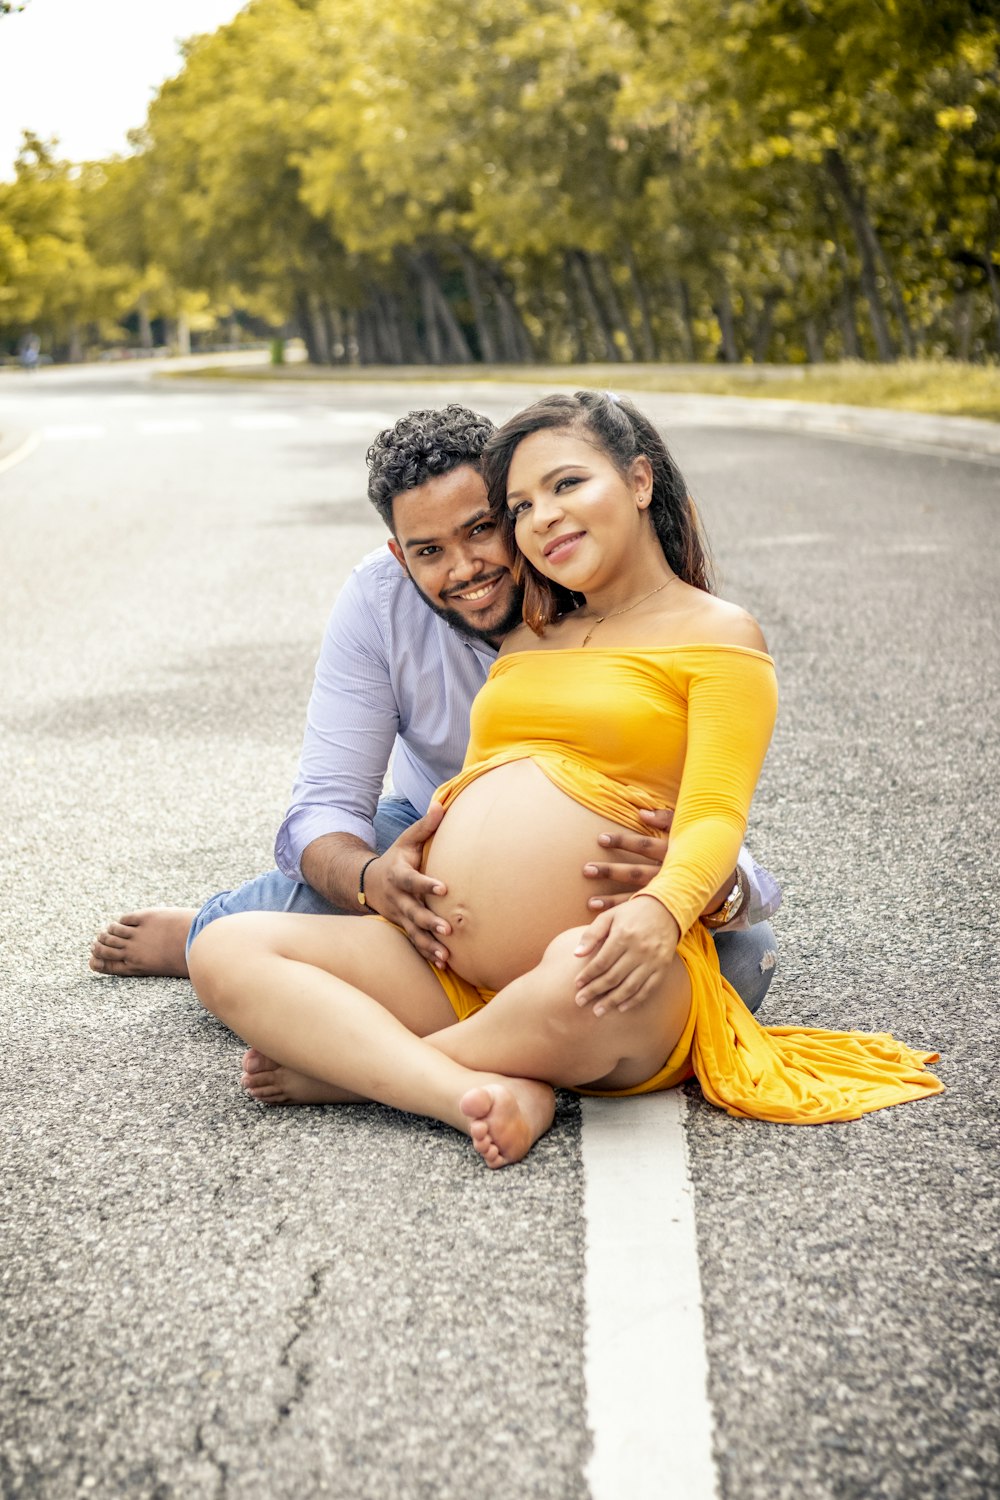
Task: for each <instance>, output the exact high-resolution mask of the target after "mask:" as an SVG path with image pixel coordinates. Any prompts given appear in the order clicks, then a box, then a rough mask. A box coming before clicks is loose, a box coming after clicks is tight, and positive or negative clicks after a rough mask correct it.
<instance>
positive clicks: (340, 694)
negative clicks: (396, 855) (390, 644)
mask: <svg viewBox="0 0 1000 1500" xmlns="http://www.w3.org/2000/svg"><path fill="white" fill-rule="evenodd" d="M374 588H377V581H373V580H368V581H367V583H366V584H364V585H363V584H362V581H361V577H360V576H359V574H357V573H354V574H352V576H351V578H350V579H349V580H348V582H347V583H346V584H345V586H344V588H343V589H342V590H341V593H340V596H339V598H338V599H337V602H336V604H335V605H334V608H333V613H332V614H331V616H330V620H329V623H328V624H327V627H326V631H325V633H324V636H323V644H322V646H321V648H320V654H319V660H318V661H317V663H316V676H315V680H314V682H313V690H312V694H311V696H310V699H309V707H308V710H307V713H306V729H305V735H304V737H303V741H302V752H301V754H300V756H299V768H298V773H297V775H296V778H295V784H294V786H293V788H292V797H291V803H290V805H289V808H288V812H287V813H286V814H285V820H284V822H283V823H282V825H281V827H280V828H279V829H278V835H277V838H276V840H275V846H274V855H275V860H276V862H277V865H278V868H279V869H280V870H281V871H282V873H283V874H285V875H287V876H288V877H289V878H290V879H292V880H301V879H302V854H303V851H304V850H305V849H306V847H307V846H308V845H309V844H311V843H312V842H313V840H314V839H317V838H320V837H322V835H323V834H327V833H352V834H354V835H355V836H356V837H357V838H359V839H361V840H363V841H364V842H365V843H366V844H369V845H370V846H372V847H374V842H375V831H374V827H373V823H372V820H373V818H374V816H375V810H376V807H377V806H378V799H379V796H380V794H381V791H382V784H383V782H384V780H385V773H386V770H387V769H388V765H389V758H390V756H391V754H392V748H393V745H394V744H395V741H396V734H397V731H398V729H399V709H398V706H397V701H396V694H395V690H394V688H393V685H392V681H391V677H390V672H389V661H388V653H387V650H386V641H385V632H384V630H383V629H382V628H381V625H380V620H379V614H378V610H377V600H373V599H372V598H370V597H369V595H368V593H366V589H369V590H370V589H374Z"/></svg>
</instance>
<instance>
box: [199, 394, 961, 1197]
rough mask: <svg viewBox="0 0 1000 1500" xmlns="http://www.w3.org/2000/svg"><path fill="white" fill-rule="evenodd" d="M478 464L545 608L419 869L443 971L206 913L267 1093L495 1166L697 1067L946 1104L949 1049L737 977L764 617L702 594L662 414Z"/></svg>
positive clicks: (824, 1089)
mask: <svg viewBox="0 0 1000 1500" xmlns="http://www.w3.org/2000/svg"><path fill="white" fill-rule="evenodd" d="M484 477H485V479H486V482H487V484H488V487H489V491H490V500H491V504H492V506H493V509H494V513H495V515H496V516H497V517H498V518H499V521H500V524H501V525H502V526H504V527H505V528H506V529H507V532H508V534H509V535H510V536H511V537H512V538H513V541H514V543H515V544H516V548H517V550H518V558H517V564H516V567H517V570H518V571H519V572H520V574H521V581H522V582H523V584H524V589H525V606H524V616H525V621H526V623H525V625H524V626H522V627H521V628H520V629H519V630H518V631H516V632H514V633H513V634H512V635H511V636H509V637H508V639H507V641H506V643H505V645H504V648H503V650H502V651H501V653H500V656H499V658H498V660H497V663H496V665H495V666H494V668H493V670H492V672H491V674H490V678H489V680H488V682H487V684H486V686H485V687H484V689H483V690H482V692H481V693H480V695H479V697H478V698H477V699H476V702H475V705H474V708H473V715H472V724H471V737H470V742H469V750H468V754H467V757H466V763H465V766H464V768H463V770H462V772H461V773H460V775H459V776H458V777H456V778H455V779H454V780H453V781H451V782H449V783H447V784H446V785H445V786H444V787H442V788H441V789H440V790H439V792H438V798H439V800H440V801H441V802H442V803H443V805H444V808H445V815H444V817H443V819H442V821H441V824H440V826H439V828H438V831H437V833H436V834H435V836H434V839H433V842H432V843H431V845H430V847H429V850H428V853H427V858H426V864H425V870H426V873H427V874H428V875H429V876H431V877H432V878H433V879H435V880H437V881H439V882H441V889H442V894H441V895H440V897H439V898H438V900H439V910H440V914H441V916H442V917H443V918H445V919H446V920H447V921H448V922H449V923H450V925H451V929H452V932H451V936H450V938H449V949H450V967H449V968H448V969H447V970H445V971H439V970H437V969H435V968H433V967H431V966H430V965H428V964H427V963H426V962H425V960H424V959H422V958H421V957H420V955H419V954H417V952H416V951H415V950H414V949H413V948H412V947H411V946H410V944H409V942H408V940H407V939H406V937H405V936H404V934H403V933H402V932H401V931H399V930H398V929H396V928H394V927H392V926H391V925H390V924H389V923H387V922H384V921H382V920H381V919H369V920H366V921H356V920H352V919H350V918H345V917H330V918H317V917H295V916H289V915H270V914H259V913H253V914H245V915H240V916H235V917H227V918H225V919H222V920H220V921H218V922H215V923H213V924H212V925H211V926H209V927H208V928H206V929H205V930H204V931H203V932H202V934H201V935H200V936H199V937H198V938H197V939H196V941H195V943H194V945H193V946H192V949H191V955H190V967H191V976H192V979H193V981H194V983H195V987H196V989H197V991H198V994H199V995H200V997H201V998H202V1000H203V1002H204V1003H205V1004H206V1005H207V1006H208V1007H209V1009H211V1010H212V1011H214V1012H215V1014H217V1015H218V1016H220V1017H221V1018H222V1019H223V1020H224V1021H226V1023H227V1024H228V1025H230V1026H231V1027H232V1028H233V1030H234V1031H236V1032H237V1033H238V1034H239V1035H240V1036H242V1037H244V1038H245V1039H246V1040H247V1041H248V1042H249V1043H250V1044H251V1048H252V1050H251V1052H250V1053H249V1054H248V1056H247V1061H246V1068H247V1075H246V1077H245V1082H246V1083H247V1085H248V1087H249V1088H250V1090H251V1092H253V1093H254V1094H255V1096H256V1097H258V1098H261V1099H264V1100H267V1101H269V1102H274V1103H277V1102H282V1101H295V1100H298V1101H302V1102H313V1103H354V1102H360V1101H363V1100H372V1099H374V1100H378V1101H379V1102H381V1103H383V1104H389V1105H393V1106H395V1107H397V1108H399V1109H404V1110H408V1111H410V1112H413V1113H416V1114H424V1115H429V1116H432V1117H434V1118H436V1119H439V1120H442V1121H445V1122H446V1123H448V1124H451V1125H453V1126H455V1127H456V1128H457V1129H460V1130H463V1131H465V1132H466V1134H468V1135H469V1136H470V1137H471V1139H472V1142H473V1144H474V1145H475V1147H476V1149H477V1150H478V1151H479V1153H480V1155H481V1156H482V1157H483V1158H484V1160H485V1161H486V1163H487V1164H488V1165H489V1166H491V1167H500V1166H504V1165H507V1164H508V1163H510V1162H513V1161H517V1160H519V1159H520V1158H521V1157H523V1156H524V1155H525V1154H526V1153H527V1151H528V1150H530V1148H531V1146H532V1145H533V1144H534V1142H535V1141H536V1140H537V1139H538V1137H539V1136H540V1135H541V1134H542V1133H543V1132H544V1131H545V1130H546V1129H548V1126H549V1125H550V1123H551V1120H552V1114H553V1107H554V1098H553V1092H552V1086H553V1085H555V1086H563V1087H569V1088H576V1089H580V1090H586V1091H588V1092H597V1093H602V1094H616V1095H617V1094H635V1093H643V1092H649V1091H651V1090H656V1089H665V1088H670V1087H672V1086H673V1085H674V1084H676V1083H679V1082H681V1081H683V1080H684V1079H685V1078H688V1077H690V1076H692V1074H696V1075H697V1077H698V1079H699V1082H700V1083H701V1086H702V1088H703V1090H704V1092H705V1093H706V1095H707V1097H709V1098H710V1099H712V1100H713V1102H715V1103H717V1104H719V1105H721V1106H723V1107H724V1108H726V1109H728V1110H729V1111H730V1112H731V1113H733V1114H737V1115H745V1116H751V1117H755V1118H760V1119H767V1120H773V1121H782V1122H788V1123H803V1124H809V1123H819V1122H821V1121H826V1120H846V1119H854V1118H857V1117H858V1116H859V1115H861V1114H863V1113H865V1112H867V1111H869V1110H872V1109H879V1108H882V1107H883V1106H885V1105H888V1104H893V1103H897V1102H902V1101H903V1100H907V1099H915V1098H919V1097H923V1096H924V1095H926V1094H930V1093H933V1092H936V1091H938V1090H939V1089H940V1088H941V1084H940V1083H939V1082H938V1080H937V1079H936V1078H934V1076H933V1075H932V1074H930V1073H928V1072H926V1070H925V1067H924V1064H925V1063H926V1062H928V1061H932V1060H933V1055H932V1054H925V1053H918V1052H913V1051H911V1050H910V1049H909V1048H907V1047H905V1046H903V1045H902V1044H900V1043H899V1042H896V1041H895V1040H894V1039H893V1038H891V1037H888V1036H884V1035H882V1036H866V1035H851V1034H845V1033H835V1032H820V1031H804V1030H791V1029H784V1028H776V1029H774V1030H770V1031H768V1030H765V1029H763V1028H761V1027H760V1026H758V1025H757V1023H756V1022H755V1021H754V1019H753V1017H752V1016H751V1015H750V1014H749V1012H748V1011H747V1010H746V1009H745V1007H744V1006H743V1005H742V1003H741V1002H740V1000H739V998H738V997H737V996H736V994H735V992H734V991H733V990H731V989H730V988H729V986H728V985H727V984H726V983H725V981H724V980H723V979H722V978H721V976H720V974H719V968H718V961H717V958H716V955H715V950H714V946H713V944H712V942H711V939H710V938H709V936H708V934H707V932H706V931H705V929H704V927H703V926H702V925H701V923H700V922H699V920H698V915H699V913H700V912H701V911H702V910H703V909H704V908H705V905H706V903H707V902H708V900H709V898H710V896H711V895H712V894H713V893H714V892H715V891H716V890H717V889H718V888H719V886H720V884H721V883H722V882H723V880H724V879H725V877H726V875H727V874H728V873H729V872H730V871H731V870H732V869H733V867H734V864H735V862H736V854H737V851H738V849H739V846H740V843H741V840H742V838H743V833H744V830H745V827H746V818H747V812H748V809H749V805H750V799H751V796H752V794H753V789H754V786H755V784H756V780H757V777H758V775H759V772H760V768H761V765H762V763H763V760H764V756H765V753H766V751H767V746H768V741H769V739H770V734H771V727H772V723H773V717H774V709H775V702H776V689H775V681H774V669H773V664H772V662H771V659H770V657H769V656H768V655H767V650H766V645H765V642H764V640H763V637H762V635H761V632H760V629H759V627H758V625H757V624H756V622H755V621H754V620H753V619H751V617H750V616H749V615H747V614H746V613H745V612H744V611H743V610H741V609H739V608H737V607H735V606H734V605H732V604H728V603H725V602H724V601H722V600H719V599H717V598H715V597H714V596H713V595H712V594H711V593H710V592H709V591H708V585H707V569H706V563H705V557H704V551H703V548H702V544H701V540H700V537H699V534H698V527H697V522H696V519H695V515H694V510H693V507H692V504H691V502H690V499H689V497H688V494H687V490H686V487H685V485H684V482H683V479H682V478H681V476H680V474H679V472H678V471H677V468H676V466H675V465H674V463H673V461H672V459H671V458H670V455H669V454H668V452H667V450H666V448H665V446H664V444H663V441H662V439H661V438H660V437H659V434H658V433H657V432H656V430H655V428H653V426H652V425H651V424H650V423H649V422H648V421H647V420H646V419H645V418H644V417H642V415H641V414H640V413H639V412H637V411H636V410H635V409H634V408H633V407H632V406H631V405H630V404H629V403H628V402H625V401H622V400H619V399H618V398H616V397H611V396H608V395H604V394H600V393H596V392H580V393H578V394H577V395H576V396H572V397H569V396H551V397H547V398H546V399H545V400H543V401H541V402H538V403H536V404H535V405H534V406H533V407H530V408H529V409H528V410H527V411H526V412H523V413H521V414H520V415H519V416H518V417H514V418H512V420H511V421H510V422H508V423H507V424H506V426H505V427H503V428H502V429H501V430H500V431H499V432H498V433H497V434H496V436H495V437H494V438H493V440H492V441H491V443H490V445H489V447H488V449H487V451H486V454H485V456H484ZM658 806H669V807H673V808H674V809H675V812H674V821H673V825H672V829H671V834H670V842H669V846H668V847H667V849H666V852H665V858H664V862H663V868H662V870H661V872H660V873H659V874H658V875H657V876H656V877H655V878H654V880H652V881H651V882H650V884H649V885H647V886H646V887H645V889H644V890H643V891H641V892H639V893H638V894H637V895H636V896H634V897H633V898H632V899H631V900H630V901H628V902H627V903H625V904H624V905H622V906H618V907H615V908H613V909H612V910H609V911H606V912H603V913H602V914H601V915H600V916H599V917H598V918H597V919H596V920H595V921H594V922H592V923H591V924H590V925H589V926H588V927H586V928H581V927H579V926H576V925H574V923H575V921H576V916H577V913H578V912H579V910H580V903H581V900H584V899H585V893H584V892H583V890H582V887H583V886H584V884H585V882H584V878H583V876H582V874H581V873H579V872H580V870H581V867H582V865H583V864H584V863H585V862H586V861H587V859H588V858H589V857H590V850H591V849H592V847H593V844H594V840H595V838H596V837H597V834H598V833H599V832H600V831H601V830H602V829H604V828H606V827H607V824H608V821H609V819H610V820H611V821H612V822H615V823H617V824H619V825H620V826H622V827H626V828H631V829H641V828H643V827H644V825H643V824H642V823H641V821H640V819H639V810H640V809H642V808H655V807H658ZM526 851H527V853H528V859H527V860H526V859H525V852H526ZM526 868H527V869H528V870H529V872H530V873H529V875H528V876H527V877H526V876H525V869H526ZM526 885H527V889H526ZM456 1023H461V1024H456Z"/></svg>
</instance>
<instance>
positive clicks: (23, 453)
mask: <svg viewBox="0 0 1000 1500" xmlns="http://www.w3.org/2000/svg"><path fill="white" fill-rule="evenodd" d="M41 441H42V440H41V437H40V436H39V435H38V433H37V432H33V433H31V435H30V436H29V437H26V438H25V440H24V442H23V443H22V444H21V446H20V447H19V448H15V449H14V451H13V453H8V454H7V457H6V458H0V474H2V473H3V472H4V470H5V469H12V468H13V467H14V465H15V464H19V463H20V462H21V460H22V458H27V457H28V454H29V453H34V451H35V449H36V448H37V447H38V445H39V443H40V442H41Z"/></svg>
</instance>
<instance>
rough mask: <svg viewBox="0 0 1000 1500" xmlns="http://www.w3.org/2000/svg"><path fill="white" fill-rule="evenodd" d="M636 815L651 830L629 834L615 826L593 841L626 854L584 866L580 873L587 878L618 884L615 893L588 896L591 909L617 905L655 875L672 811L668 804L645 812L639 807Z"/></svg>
mask: <svg viewBox="0 0 1000 1500" xmlns="http://www.w3.org/2000/svg"><path fill="white" fill-rule="evenodd" d="M639 816H640V818H641V819H642V821H643V822H644V823H645V824H646V825H647V827H649V828H651V829H654V830H655V832H653V833H651V834H645V833H630V832H629V831H628V829H625V828H616V829H614V830H613V831H611V832H608V833H602V834H601V835H600V836H599V838H598V840H597V842H598V843H599V844H600V845H601V847H602V848H603V849H607V850H609V851H610V850H617V851H619V852H620V853H621V854H623V855H626V856H627V858H626V859H624V860H620V861H617V862H615V863H609V862H607V861H602V862H597V861H591V862H590V863H588V864H585V865H584V867H583V873H584V876H585V877H586V879H587V880H613V881H615V883H616V884H617V885H620V886H621V891H620V892H619V893H618V894H617V895H604V896H591V898H590V900H589V901H588V902H587V905H588V907H589V908H590V910H591V911H606V910H608V909H609V908H610V907H612V906H620V905H621V903H622V902H623V901H627V900H628V899H629V897H630V896H634V895H635V893H636V891H641V890H642V888H643V886H645V885H648V884H649V882H650V881H651V880H652V878H653V876H654V875H658V874H659V872H660V867H661V865H662V864H663V858H664V855H665V854H666V852H667V834H668V833H669V832H670V825H671V823H672V822H673V820H674V815H673V812H672V811H671V809H670V808H669V807H664V808H660V809H658V810H657V811H656V812H648V811H647V810H646V809H645V808H643V809H642V810H641V811H640V813H639Z"/></svg>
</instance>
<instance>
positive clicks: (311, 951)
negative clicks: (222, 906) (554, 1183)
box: [190, 912, 554, 1166]
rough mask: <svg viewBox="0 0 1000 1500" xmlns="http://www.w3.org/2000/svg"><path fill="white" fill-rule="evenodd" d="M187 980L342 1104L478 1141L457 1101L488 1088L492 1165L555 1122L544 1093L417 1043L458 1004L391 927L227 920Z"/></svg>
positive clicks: (214, 930) (209, 930)
mask: <svg viewBox="0 0 1000 1500" xmlns="http://www.w3.org/2000/svg"><path fill="white" fill-rule="evenodd" d="M190 970H191V978H192V982H193V983H194V986H195V989H196V990H197V992H198V995H199V997H200V999H201V1000H202V1002H203V1003H204V1004H205V1005H206V1006H207V1007H208V1009H209V1010H211V1011H212V1012H213V1013H214V1014H215V1015H217V1016H219V1017H220V1019H221V1020H223V1021H225V1022H226V1024H227V1025H228V1026H230V1027H231V1028H232V1029H233V1030H234V1031H235V1032H236V1033H237V1034H238V1035H239V1036H242V1037H243V1038H244V1039H245V1040H246V1041H248V1042H250V1043H251V1045H252V1047H253V1048H255V1049H257V1050H258V1051H259V1052H260V1053H262V1054H263V1055H264V1056H265V1057H266V1058H277V1059H279V1060H280V1062H281V1063H283V1064H284V1065H285V1066H286V1067H288V1068H289V1069H292V1070H295V1072H296V1073H298V1074H300V1075H304V1076H305V1077H307V1078H317V1079H319V1080H321V1081H322V1082H323V1083H325V1084H328V1085H331V1086H332V1087H333V1088H334V1089H335V1090H336V1091H337V1092H338V1095H339V1096H340V1097H341V1098H343V1100H344V1102H348V1101H349V1100H357V1099H366V1100H367V1099H373V1100H377V1101H378V1102H379V1103H382V1104H388V1105H392V1106H393V1107H395V1108H397V1109H402V1110H407V1111H409V1112H410V1113H412V1114H421V1115H429V1116H431V1117H432V1118H434V1119H438V1120H441V1121H443V1122H444V1123H445V1124H448V1125H452V1126H454V1128H455V1129H457V1130H461V1131H463V1132H464V1133H465V1134H467V1135H471V1134H472V1117H471V1116H470V1114H469V1112H468V1111H467V1110H464V1109H463V1102H462V1101H463V1100H464V1099H465V1097H466V1096H467V1095H468V1094H470V1092H476V1091H478V1090H481V1089H484V1088H485V1089H488V1090H492V1094H491V1097H493V1096H494V1095H495V1097H496V1102H497V1107H498V1110H499V1114H498V1117H497V1118H498V1129H497V1132H496V1134H497V1142H496V1144H497V1148H498V1149H497V1155H496V1159H494V1160H491V1161H490V1162H489V1165H491V1166H503V1165H506V1164H507V1163H508V1162H510V1161H516V1160H519V1159H520V1158H521V1157H522V1156H523V1155H525V1154H526V1153H527V1151H528V1150H530V1148H531V1146H532V1145H533V1144H534V1142H535V1141H536V1140H537V1139H538V1137H539V1136H540V1135H542V1134H543V1133H544V1132H545V1131H546V1130H547V1129H548V1127H549V1125H550V1124H551V1122H552V1115H553V1111H554V1099H553V1095H552V1090H551V1089H550V1088H549V1087H547V1086H546V1085H545V1084H543V1083H540V1082H537V1081H536V1080H534V1079H527V1078H519V1077H516V1076H510V1077H500V1076H498V1074H497V1072H496V1070H495V1069H480V1068H477V1069H469V1068H466V1067H465V1066H464V1065H463V1064H461V1063H458V1062H456V1061H455V1060H454V1059H453V1058H450V1057H448V1056H447V1055H446V1054H444V1053H443V1052H442V1051H440V1049H438V1048H436V1047H431V1046H428V1044H427V1043H426V1042H425V1041H423V1040H422V1037H421V1035H420V1033H423V1032H426V1031H429V1030H432V1029H437V1028H442V1027H447V1025H448V1024H449V1023H452V1024H453V1023H454V1016H453V1013H452V1010H451V1006H450V1005H449V1003H448V1000H447V997H446V996H445V995H444V992H443V991H442V989H441V987H440V985H439V984H438V982H437V980H436V979H435V978H434V975H433V973H432V972H431V970H430V968H429V967H428V965H427V964H426V963H425V962H424V960H423V959H422V958H421V957H420V956H419V954H418V953H417V952H416V951H415V950H414V949H413V948H412V947H411V946H410V944H409V942H408V941H407V939H406V938H405V937H404V936H403V934H402V933H400V932H399V931H397V930H396V929H395V928H393V927H390V926H389V925H388V924H386V923H384V922H378V923H376V922H374V921H372V919H371V918H368V919H365V918H355V917H315V916H303V917H296V916H291V915H287V914H284V913H282V914H277V915H275V914H271V913H258V912H253V913H242V914H240V915H237V916H230V917H225V918H221V919H220V920H219V921H217V922H213V923H212V924H211V925H210V926H209V927H206V928H205V929H204V931H203V932H202V933H201V934H200V935H199V937H198V938H197V939H196V940H195V942H194V944H193V945H192V948H191V953H190ZM362 986H363V988H362ZM477 1098H478V1094H477Z"/></svg>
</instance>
